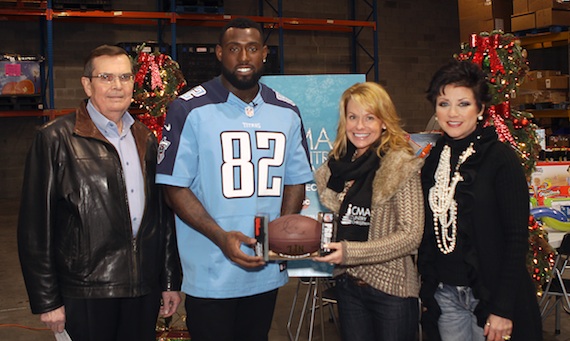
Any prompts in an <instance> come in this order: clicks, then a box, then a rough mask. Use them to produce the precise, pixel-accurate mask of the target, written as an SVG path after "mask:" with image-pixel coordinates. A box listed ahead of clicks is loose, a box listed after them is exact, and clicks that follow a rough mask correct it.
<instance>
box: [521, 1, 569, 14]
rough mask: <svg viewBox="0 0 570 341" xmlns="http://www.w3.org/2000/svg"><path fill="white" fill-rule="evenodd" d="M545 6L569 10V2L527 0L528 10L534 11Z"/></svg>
mask: <svg viewBox="0 0 570 341" xmlns="http://www.w3.org/2000/svg"><path fill="white" fill-rule="evenodd" d="M547 8H548V9H552V8H556V9H563V10H570V2H561V1H560V0H528V11H529V12H536V11H539V10H541V9H547Z"/></svg>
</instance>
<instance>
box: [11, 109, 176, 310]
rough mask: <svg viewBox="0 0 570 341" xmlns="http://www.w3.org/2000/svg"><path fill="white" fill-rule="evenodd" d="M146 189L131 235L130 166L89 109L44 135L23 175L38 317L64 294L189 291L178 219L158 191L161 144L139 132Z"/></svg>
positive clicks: (26, 257)
mask: <svg viewBox="0 0 570 341" xmlns="http://www.w3.org/2000/svg"><path fill="white" fill-rule="evenodd" d="M131 131H132V134H133V136H134V139H135V141H136V145H137V150H138V153H139V158H140V161H141V169H142V172H143V177H144V183H145V185H144V186H145V197H146V202H145V211H144V214H143V218H142V222H141V226H140V229H139V231H138V234H137V236H136V238H135V239H133V236H132V228H131V223H130V215H129V207H128V202H127V194H126V188H125V180H124V174H123V172H122V167H121V161H120V159H119V155H118V153H117V151H116V149H115V147H114V146H113V145H112V144H111V143H109V142H108V141H107V140H106V139H105V137H103V135H102V134H101V133H100V132H99V130H98V129H97V127H96V126H95V124H94V123H93V121H92V120H91V119H90V117H89V114H88V113H87V109H86V103H82V105H81V106H80V108H79V109H77V111H76V113H75V114H70V115H67V116H63V117H60V118H58V119H56V120H54V121H51V122H49V123H48V124H46V125H44V126H43V127H42V128H41V129H40V130H39V131H38V132H37V134H36V137H35V139H34V142H33V144H32V147H31V149H30V152H29V154H28V158H27V161H26V171H25V174H24V184H23V189H22V199H21V206H20V216H19V222H18V249H19V255H20V263H21V265H22V272H23V274H24V280H25V283H26V288H27V291H28V296H29V299H30V305H31V308H32V312H33V313H36V314H40V313H44V312H48V311H51V310H54V309H56V308H58V307H60V306H62V305H63V300H62V297H63V296H65V297H71V298H115V297H138V296H142V295H146V294H148V293H150V292H151V290H160V291H167V290H173V291H178V290H180V281H181V278H180V277H181V273H180V261H179V258H178V250H177V248H176V237H175V230H174V221H173V213H172V212H171V211H170V210H168V209H167V206H166V205H165V204H164V202H163V199H162V194H161V193H162V191H161V190H160V188H159V187H158V186H157V185H155V173H156V154H157V142H156V138H155V137H154V135H153V134H152V133H151V132H150V131H149V130H148V129H147V128H146V127H145V126H144V125H143V124H142V123H140V122H139V121H136V122H135V124H133V126H132V127H131Z"/></svg>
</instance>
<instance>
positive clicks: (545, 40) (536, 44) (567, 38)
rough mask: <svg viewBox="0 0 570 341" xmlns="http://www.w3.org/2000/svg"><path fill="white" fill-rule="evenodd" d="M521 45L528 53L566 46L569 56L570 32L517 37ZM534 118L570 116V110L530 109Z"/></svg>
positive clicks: (566, 68) (559, 66)
mask: <svg viewBox="0 0 570 341" xmlns="http://www.w3.org/2000/svg"><path fill="white" fill-rule="evenodd" d="M519 39H520V42H521V46H522V47H524V48H525V49H527V50H528V52H529V53H540V52H541V50H543V49H548V48H554V47H564V46H565V47H566V58H568V56H570V32H568V31H562V32H545V33H539V34H535V35H528V36H522V37H519ZM549 67H552V68H564V69H565V70H569V69H570V65H549ZM527 111H529V112H531V113H532V114H533V115H534V116H535V117H536V118H570V110H568V109H544V110H538V109H531V110H528V109H527Z"/></svg>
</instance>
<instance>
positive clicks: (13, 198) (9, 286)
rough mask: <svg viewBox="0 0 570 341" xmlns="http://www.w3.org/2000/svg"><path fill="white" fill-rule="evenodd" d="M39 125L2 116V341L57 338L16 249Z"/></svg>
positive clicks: (281, 334)
mask: <svg viewBox="0 0 570 341" xmlns="http://www.w3.org/2000/svg"><path fill="white" fill-rule="evenodd" d="M40 123H41V121H40V120H39V119H36V118H0V341H8V340H9V341H43V340H54V337H53V334H52V333H51V332H50V331H47V330H45V328H44V326H43V325H42V323H41V322H39V318H38V316H35V315H32V314H31V312H30V309H29V305H28V301H27V295H26V290H25V288H24V283H23V279H22V276H21V272H20V265H19V262H18V255H17V246H16V223H17V213H18V207H19V192H20V187H21V182H22V172H23V165H24V158H25V154H26V152H27V150H28V148H29V145H30V142H31V139H32V137H33V134H34V130H35V128H36V126H37V125H38V124H40ZM297 281H298V279H296V278H292V279H291V280H290V281H289V283H288V284H287V285H286V286H285V287H283V288H282V289H281V290H280V291H279V296H278V302H277V308H276V311H275V316H274V320H273V324H272V328H271V332H270V337H269V339H270V340H271V341H287V340H289V337H288V334H287V328H286V326H287V320H288V318H289V312H290V309H291V304H292V299H293V296H294V294H295V290H296V288H297ZM306 289H307V286H306V285H303V286H302V287H301V294H302V295H304V293H305V290H306ZM299 312H300V308H299V307H297V308H296V309H295V316H296V317H297V318H298V314H299ZM325 312H326V310H325ZM183 315H184V311H183V309H180V310H179V314H178V315H176V316H175V317H174V319H173V325H174V327H183V326H184V322H183ZM553 316H554V314H552V315H551V316H549V317H547V318H546V320H545V321H544V340H545V341H570V315H568V314H566V313H564V312H563V313H562V317H561V318H562V330H561V334H560V335H555V334H554V317H553ZM318 317H319V314H317V318H318ZM323 325H324V330H325V339H326V340H328V341H339V340H340V337H339V335H338V332H337V330H336V327H335V325H334V323H332V322H330V321H329V320H328V315H326V314H325V322H324V324H323ZM293 327H295V325H294V326H293ZM320 331H321V330H320V322H319V320H318V319H317V322H316V329H315V332H314V337H313V340H315V341H316V340H323V339H322V337H321V335H320ZM307 336H308V329H307V323H306V322H305V324H304V327H303V328H302V333H301V338H300V340H307ZM459 341H462V340H459ZM517 341H519V340H517ZM521 341H523V340H521ZM524 341H535V340H524Z"/></svg>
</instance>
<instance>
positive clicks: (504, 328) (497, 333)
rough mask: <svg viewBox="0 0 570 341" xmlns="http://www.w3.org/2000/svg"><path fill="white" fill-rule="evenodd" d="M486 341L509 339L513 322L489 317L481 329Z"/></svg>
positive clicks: (492, 316) (502, 318)
mask: <svg viewBox="0 0 570 341" xmlns="http://www.w3.org/2000/svg"><path fill="white" fill-rule="evenodd" d="M483 332H484V335H485V336H486V337H487V341H504V340H510V339H511V333H512V332H513V321H511V320H509V319H506V318H504V317H500V316H497V315H493V314H491V315H489V317H488V318H487V323H485V328H484V329H483Z"/></svg>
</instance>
